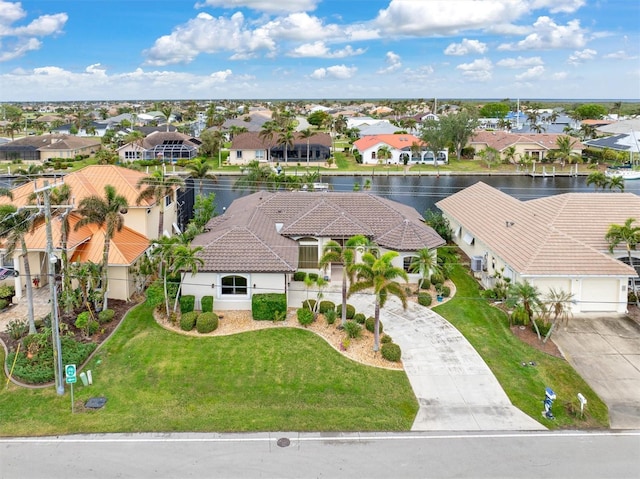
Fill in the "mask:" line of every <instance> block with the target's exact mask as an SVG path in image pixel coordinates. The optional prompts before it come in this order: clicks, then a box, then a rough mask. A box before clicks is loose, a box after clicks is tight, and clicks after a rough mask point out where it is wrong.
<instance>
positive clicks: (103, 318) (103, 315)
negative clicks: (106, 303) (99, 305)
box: [98, 309, 116, 324]
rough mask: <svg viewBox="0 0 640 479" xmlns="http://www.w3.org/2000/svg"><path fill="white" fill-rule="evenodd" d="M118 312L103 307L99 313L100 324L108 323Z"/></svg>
mask: <svg viewBox="0 0 640 479" xmlns="http://www.w3.org/2000/svg"><path fill="white" fill-rule="evenodd" d="M115 315H116V312H115V311H114V310H113V309H103V310H102V311H100V312H99V313H98V322H99V323H100V324H106V323H108V322H109V321H111V320H112V319H113V317H114V316H115Z"/></svg>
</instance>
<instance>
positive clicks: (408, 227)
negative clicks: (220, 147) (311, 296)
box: [183, 191, 445, 310]
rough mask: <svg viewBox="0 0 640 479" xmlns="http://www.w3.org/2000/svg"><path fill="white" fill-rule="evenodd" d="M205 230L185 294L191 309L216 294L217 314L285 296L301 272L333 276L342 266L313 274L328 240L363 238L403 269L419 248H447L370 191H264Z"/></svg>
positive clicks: (414, 218)
mask: <svg viewBox="0 0 640 479" xmlns="http://www.w3.org/2000/svg"><path fill="white" fill-rule="evenodd" d="M207 229H208V232H206V233H203V234H201V235H199V236H197V237H196V238H195V239H194V240H193V241H192V243H191V244H192V246H202V247H203V250H202V252H201V253H200V254H199V256H200V257H201V258H202V259H203V261H204V265H203V266H202V267H200V268H199V269H198V273H197V274H196V275H195V276H193V277H192V276H191V275H190V274H189V273H185V283H184V285H183V294H185V295H189V294H191V295H194V296H195V297H196V304H199V303H200V300H201V299H202V297H203V296H213V297H214V304H215V307H216V309H219V310H230V309H251V296H252V295H253V294H254V293H269V292H274V293H287V291H288V287H289V283H290V282H291V280H292V277H293V273H295V272H296V271H298V270H303V271H307V272H315V273H320V274H324V275H326V276H327V277H332V276H333V277H335V276H336V274H335V273H336V271H335V270H336V269H338V268H341V267H342V266H341V265H336V264H333V265H330V266H329V267H328V268H327V270H326V271H319V269H318V261H319V259H320V257H321V256H322V251H323V248H324V246H325V244H326V243H327V241H329V240H335V241H337V242H339V243H340V244H344V242H345V241H347V240H348V239H349V238H350V237H352V236H354V235H364V236H366V237H367V238H369V239H370V240H372V241H373V242H375V243H376V244H377V245H378V246H379V247H380V250H381V252H386V251H390V250H393V251H397V252H398V253H399V256H398V257H397V258H396V259H395V263H394V264H395V265H396V266H398V267H401V268H404V269H405V270H406V271H408V269H409V265H410V264H411V261H412V259H413V258H414V257H415V256H416V252H417V251H418V250H420V249H423V248H438V247H439V246H442V245H444V244H445V242H444V240H443V239H442V238H440V236H438V234H437V233H436V232H435V231H434V230H433V229H432V228H431V227H429V226H428V225H426V224H425V222H424V219H423V218H422V216H420V214H418V212H417V211H416V210H415V209H414V208H411V207H408V206H406V205H403V204H400V203H396V202H394V201H390V200H387V199H384V198H380V197H378V196H375V195H372V194H367V193H336V192H331V193H328V192H322V193H317V192H314V193H312V192H309V193H304V192H275V193H273V192H264V191H261V192H258V193H254V194H251V195H248V196H244V197H242V198H239V199H237V200H235V201H234V202H233V203H232V204H231V206H230V207H229V208H228V209H227V211H226V212H225V213H224V214H223V215H221V216H217V217H215V218H213V219H211V220H210V221H209V223H208V224H207ZM331 268H333V269H334V272H333V273H334V274H332V271H331ZM339 271H341V270H339ZM409 276H410V279H411V280H412V281H413V282H416V281H417V279H418V275H416V274H410V275H409Z"/></svg>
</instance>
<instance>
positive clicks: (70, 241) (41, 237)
mask: <svg viewBox="0 0 640 479" xmlns="http://www.w3.org/2000/svg"><path fill="white" fill-rule="evenodd" d="M79 220H80V215H77V214H75V213H71V214H70V215H69V228H70V231H69V234H68V238H67V248H68V249H72V248H75V247H76V246H78V245H79V244H82V243H84V242H85V241H88V240H89V239H90V238H91V236H92V234H93V232H92V231H91V228H89V227H87V226H84V227H82V228H80V229H79V230H78V231H76V230H75V225H76V223H77V222H78V221H79ZM61 226H62V222H61V221H60V218H54V219H53V221H52V222H51V233H52V235H51V236H52V237H53V246H54V248H59V247H60V229H61ZM24 239H25V242H26V244H27V249H29V250H39V251H45V250H46V247H47V236H46V226H45V224H44V222H42V223H40V224H39V225H38V226H37V227H36V228H34V229H33V230H32V231H31V232H29V233H28V234H26V235H25V238H24Z"/></svg>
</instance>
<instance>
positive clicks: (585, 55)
mask: <svg viewBox="0 0 640 479" xmlns="http://www.w3.org/2000/svg"><path fill="white" fill-rule="evenodd" d="M597 54H598V52H597V51H595V50H591V49H590V48H585V49H584V50H582V51H577V50H576V51H575V52H573V55H570V56H569V59H568V60H567V61H568V62H569V63H570V64H571V65H579V64H581V63H582V62H584V61H587V60H593V59H594V58H595V56H596V55H597Z"/></svg>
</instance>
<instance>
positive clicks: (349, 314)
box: [336, 304, 356, 319]
mask: <svg viewBox="0 0 640 479" xmlns="http://www.w3.org/2000/svg"><path fill="white" fill-rule="evenodd" d="M336 312H337V313H338V316H340V317H342V305H341V304H339V305H338V306H337V308H336ZM355 315H356V307H355V306H353V305H352V304H347V319H353V317H354V316H355Z"/></svg>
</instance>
